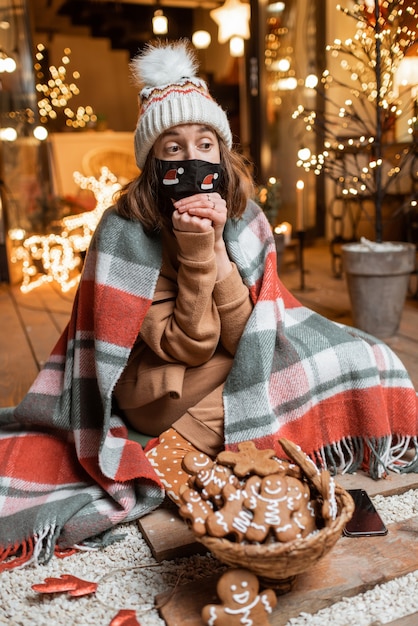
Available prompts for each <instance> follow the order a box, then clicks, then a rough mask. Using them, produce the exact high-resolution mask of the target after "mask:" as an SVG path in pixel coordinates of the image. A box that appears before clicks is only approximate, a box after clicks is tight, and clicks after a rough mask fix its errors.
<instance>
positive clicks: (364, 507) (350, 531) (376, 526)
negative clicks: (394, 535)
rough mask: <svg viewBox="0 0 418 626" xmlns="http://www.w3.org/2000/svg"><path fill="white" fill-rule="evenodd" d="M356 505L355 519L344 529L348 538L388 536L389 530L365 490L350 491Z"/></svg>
mask: <svg viewBox="0 0 418 626" xmlns="http://www.w3.org/2000/svg"><path fill="white" fill-rule="evenodd" d="M347 491H348V493H349V494H350V495H351V496H352V498H353V500H354V504H355V508H354V513H353V517H352V518H351V520H350V521H349V522H348V523H347V524H346V526H345V528H344V531H343V532H344V535H345V536H346V537H372V536H373V535H386V534H387V532H388V529H387V528H386V526H385V525H384V523H383V521H382V518H381V517H380V515H379V513H378V512H377V511H376V509H375V507H374V504H373V502H372V501H371V500H370V496H369V495H368V493H367V492H366V491H365V490H364V489H348V490H347Z"/></svg>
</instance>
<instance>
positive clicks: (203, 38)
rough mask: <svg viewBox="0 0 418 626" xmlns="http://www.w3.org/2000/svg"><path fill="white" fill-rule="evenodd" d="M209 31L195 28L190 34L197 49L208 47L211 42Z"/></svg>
mask: <svg viewBox="0 0 418 626" xmlns="http://www.w3.org/2000/svg"><path fill="white" fill-rule="evenodd" d="M211 39H212V38H211V36H210V33H208V31H207V30H197V31H195V32H194V33H193V35H192V43H193V45H194V47H195V48H197V49H198V50H204V49H205V48H208V47H209V45H210V42H211Z"/></svg>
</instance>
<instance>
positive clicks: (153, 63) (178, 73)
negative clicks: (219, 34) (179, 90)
mask: <svg viewBox="0 0 418 626" xmlns="http://www.w3.org/2000/svg"><path fill="white" fill-rule="evenodd" d="M130 68H131V72H132V76H133V79H134V81H135V83H136V84H137V86H138V87H140V88H144V87H160V86H164V85H169V84H173V83H176V82H178V81H180V80H181V79H183V78H192V77H194V76H196V73H197V70H198V64H197V60H196V56H195V54H194V50H193V49H192V48H191V47H190V46H188V45H187V43H186V42H185V41H179V42H176V43H172V44H160V45H152V44H150V45H148V46H147V47H146V49H145V50H144V51H143V52H142V53H140V54H138V55H137V56H136V57H134V59H132V61H131V63H130Z"/></svg>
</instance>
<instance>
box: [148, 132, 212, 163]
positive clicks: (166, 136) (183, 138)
mask: <svg viewBox="0 0 418 626" xmlns="http://www.w3.org/2000/svg"><path fill="white" fill-rule="evenodd" d="M154 156H155V157H156V158H157V159H161V160H163V161H189V160H191V159H199V160H201V161H208V162H209V163H220V162H221V155H220V151H219V141H218V138H217V136H216V133H215V131H214V130H212V129H211V128H210V126H204V125H202V124H180V125H179V126H174V127H173V128H169V129H168V130H167V131H165V132H164V133H163V134H162V135H160V137H158V139H157V141H156V142H155V144H154Z"/></svg>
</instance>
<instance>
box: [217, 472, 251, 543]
mask: <svg viewBox="0 0 418 626" xmlns="http://www.w3.org/2000/svg"><path fill="white" fill-rule="evenodd" d="M253 478H254V479H255V480H256V481H259V480H260V479H259V478H258V477H253ZM246 497H247V492H246V491H245V490H243V489H240V487H238V488H237V487H235V486H234V485H231V484H229V483H228V484H227V485H225V487H224V488H223V489H222V498H223V501H224V504H223V506H222V507H221V508H220V509H219V510H218V511H215V512H214V513H212V515H210V516H209V517H208V518H207V520H206V528H207V531H208V534H209V535H211V536H212V537H229V536H231V535H232V536H234V537H235V538H236V540H237V541H242V540H243V539H244V536H245V534H246V532H247V530H248V528H249V526H250V523H251V519H252V514H251V513H250V511H248V510H246V509H245V507H244V501H245V499H246Z"/></svg>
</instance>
